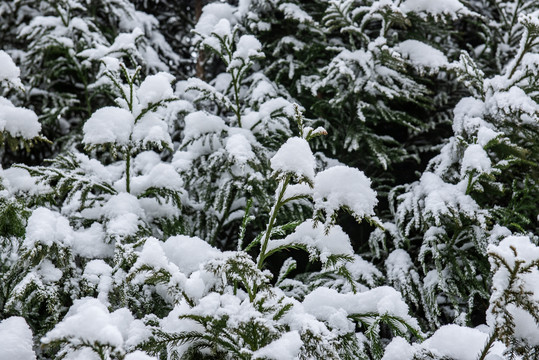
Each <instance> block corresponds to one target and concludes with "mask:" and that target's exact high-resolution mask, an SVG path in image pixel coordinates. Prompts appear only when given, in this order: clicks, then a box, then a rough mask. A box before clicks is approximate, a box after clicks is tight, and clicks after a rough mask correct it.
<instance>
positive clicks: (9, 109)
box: [0, 96, 41, 139]
mask: <svg viewBox="0 0 539 360" xmlns="http://www.w3.org/2000/svg"><path fill="white" fill-rule="evenodd" d="M4 131H7V132H8V133H9V134H10V135H11V136H13V137H19V136H20V137H22V138H24V139H32V138H34V137H36V136H38V135H39V132H40V131H41V124H40V123H39V121H38V118H37V115H36V113H35V112H33V111H32V110H29V109H26V108H22V107H16V106H14V105H13V104H12V103H11V102H10V101H9V100H7V99H6V98H4V97H2V96H0V132H4Z"/></svg>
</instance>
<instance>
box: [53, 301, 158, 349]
mask: <svg viewBox="0 0 539 360" xmlns="http://www.w3.org/2000/svg"><path fill="white" fill-rule="evenodd" d="M81 325H83V326H81ZM145 333H146V331H145V326H144V324H143V323H142V321H141V320H135V318H134V317H133V315H132V314H131V313H130V312H129V310H128V309H126V308H121V309H118V310H116V311H114V312H112V313H110V312H109V310H108V309H107V307H106V306H105V305H104V304H103V303H102V302H101V301H99V300H97V299H94V298H83V299H79V300H75V302H74V304H73V306H71V308H70V309H69V311H68V313H67V314H66V316H65V318H64V319H63V320H62V321H61V322H60V323H58V324H57V325H56V326H55V327H54V329H52V330H51V331H49V332H48V333H47V335H46V336H45V337H44V338H43V339H42V341H43V342H44V343H50V342H52V341H55V340H60V339H69V340H70V341H72V342H74V343H78V344H80V343H89V344H94V343H99V344H102V345H110V346H112V347H114V348H116V349H123V348H124V346H125V345H136V344H137V343H138V342H139V341H140V340H141V338H144V336H145V335H149V334H145Z"/></svg>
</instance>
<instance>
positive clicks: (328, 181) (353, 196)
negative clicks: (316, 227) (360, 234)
mask: <svg viewBox="0 0 539 360" xmlns="http://www.w3.org/2000/svg"><path fill="white" fill-rule="evenodd" d="M313 199H314V202H315V207H316V209H319V210H320V209H323V210H325V211H326V214H327V216H328V218H329V217H331V216H332V215H333V214H334V213H335V212H336V211H337V210H339V208H341V207H343V206H345V207H348V208H349V209H350V210H351V211H352V212H353V213H354V214H355V215H356V216H357V217H358V218H363V217H365V216H372V215H374V207H375V206H376V204H377V203H378V199H376V192H375V191H374V190H373V189H371V181H370V180H369V179H368V178H367V177H366V176H365V174H364V173H363V172H362V171H359V170H358V169H355V168H351V167H348V166H334V167H331V168H329V169H327V170H324V171H322V172H320V173H318V174H317V175H316V178H315V180H314V195H313Z"/></svg>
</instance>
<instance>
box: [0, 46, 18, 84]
mask: <svg viewBox="0 0 539 360" xmlns="http://www.w3.org/2000/svg"><path fill="white" fill-rule="evenodd" d="M20 75H21V71H20V70H19V68H18V67H17V65H15V63H14V62H13V60H12V59H11V56H9V55H8V54H7V53H6V52H5V51H4V50H0V82H1V81H8V82H10V83H12V84H14V85H15V86H20V87H22V83H21V80H20V79H19V76H20Z"/></svg>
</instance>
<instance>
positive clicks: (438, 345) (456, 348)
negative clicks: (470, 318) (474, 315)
mask: <svg viewBox="0 0 539 360" xmlns="http://www.w3.org/2000/svg"><path fill="white" fill-rule="evenodd" d="M488 336H489V335H488V334H486V333H484V332H481V331H479V330H477V329H472V328H469V327H464V326H459V325H455V324H450V325H444V326H442V327H441V328H439V329H438V330H436V332H435V333H434V334H433V335H432V336H431V337H430V338H428V339H427V340H425V341H424V342H423V343H422V344H421V347H422V348H425V349H428V350H430V351H432V352H434V353H435V354H436V355H438V356H440V357H444V356H446V357H449V358H451V359H459V360H476V359H477V358H478V357H479V354H480V353H481V351H482V350H483V348H484V346H485V344H486V342H487V340H488ZM503 350H504V346H503V344H501V343H500V342H496V343H495V344H494V346H493V347H492V348H491V350H490V352H489V356H488V357H487V359H489V358H490V359H492V360H494V359H500V357H498V356H501V355H502V354H503Z"/></svg>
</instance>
